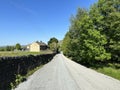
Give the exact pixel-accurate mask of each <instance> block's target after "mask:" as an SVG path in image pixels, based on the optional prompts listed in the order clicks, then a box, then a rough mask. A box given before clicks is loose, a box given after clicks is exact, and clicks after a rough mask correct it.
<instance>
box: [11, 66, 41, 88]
mask: <svg viewBox="0 0 120 90" xmlns="http://www.w3.org/2000/svg"><path fill="white" fill-rule="evenodd" d="M42 67H43V65H40V66H38V67H36V68H34V69H33V70H29V71H28V73H27V74H26V75H24V76H21V75H20V74H18V75H16V80H15V82H14V83H11V84H10V85H11V89H12V90H14V89H15V88H16V87H17V86H18V85H19V84H20V83H22V82H24V81H26V80H27V78H28V77H29V76H30V75H32V74H33V73H34V72H36V71H37V70H39V69H40V68H42Z"/></svg>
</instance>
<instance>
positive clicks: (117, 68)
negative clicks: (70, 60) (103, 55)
mask: <svg viewBox="0 0 120 90" xmlns="http://www.w3.org/2000/svg"><path fill="white" fill-rule="evenodd" d="M90 68H92V69H94V70H96V71H97V72H100V73H103V74H105V75H108V76H111V77H113V78H115V79H118V80H120V64H115V63H114V64H111V63H109V64H108V65H105V66H104V65H103V66H102V67H97V68H96V67H93V66H92V67H90Z"/></svg>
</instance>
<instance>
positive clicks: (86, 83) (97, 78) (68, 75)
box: [15, 54, 120, 90]
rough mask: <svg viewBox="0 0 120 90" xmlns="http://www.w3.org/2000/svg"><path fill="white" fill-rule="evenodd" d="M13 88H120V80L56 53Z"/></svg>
mask: <svg viewBox="0 0 120 90" xmlns="http://www.w3.org/2000/svg"><path fill="white" fill-rule="evenodd" d="M15 90H120V81H119V80H116V79H113V78H111V77H109V76H106V75H103V74H100V73H98V72H96V71H94V70H91V69H89V68H86V67H84V66H82V65H80V64H77V63H75V62H73V61H71V60H69V59H68V58H66V57H65V56H63V55H62V54H58V55H56V56H55V57H54V58H53V60H52V61H50V62H49V63H48V64H46V65H44V67H43V68H41V69H39V70H38V71H36V72H35V73H34V74H33V75H31V76H30V77H29V78H28V80H27V81H25V82H23V83H21V84H20V85H19V86H18V87H17V88H16V89H15Z"/></svg>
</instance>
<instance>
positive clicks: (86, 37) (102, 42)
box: [62, 0, 120, 63]
mask: <svg viewBox="0 0 120 90" xmlns="http://www.w3.org/2000/svg"><path fill="white" fill-rule="evenodd" d="M62 50H63V53H64V54H65V55H67V56H69V57H72V59H73V60H75V61H77V62H81V61H82V62H87V63H91V62H94V61H106V60H111V59H112V60H119V61H120V55H119V54H120V2H119V0H109V1H108V0H99V1H98V2H97V3H95V4H94V5H93V6H92V7H91V8H90V10H89V11H87V10H85V9H82V8H78V11H77V14H76V16H73V17H72V18H71V26H70V28H69V31H68V32H67V34H66V35H65V37H64V40H63V44H62Z"/></svg>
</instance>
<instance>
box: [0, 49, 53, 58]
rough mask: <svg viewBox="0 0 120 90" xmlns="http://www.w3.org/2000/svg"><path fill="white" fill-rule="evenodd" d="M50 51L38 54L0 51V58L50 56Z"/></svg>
mask: <svg viewBox="0 0 120 90" xmlns="http://www.w3.org/2000/svg"><path fill="white" fill-rule="evenodd" d="M51 53H53V52H52V51H51V50H44V51H40V52H29V51H1V52H0V57H7V56H8V57H9V56H10V57H13V56H27V55H39V54H51Z"/></svg>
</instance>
